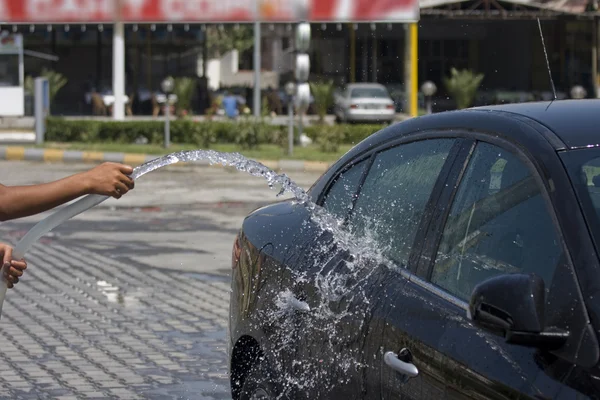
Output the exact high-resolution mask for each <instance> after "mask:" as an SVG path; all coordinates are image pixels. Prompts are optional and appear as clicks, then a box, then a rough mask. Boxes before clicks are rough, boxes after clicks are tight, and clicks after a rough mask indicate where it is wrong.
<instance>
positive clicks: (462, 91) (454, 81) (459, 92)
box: [444, 68, 484, 109]
mask: <svg viewBox="0 0 600 400" xmlns="http://www.w3.org/2000/svg"><path fill="white" fill-rule="evenodd" d="M483 77H484V75H483V74H475V73H474V72H473V71H471V70H468V69H463V70H460V71H459V70H457V69H456V68H452V69H451V70H450V78H446V77H444V86H446V90H448V93H450V95H451V96H452V97H454V101H456V107H457V108H458V109H463V108H468V107H470V106H471V105H472V104H473V100H474V99H475V94H476V93H477V89H479V85H481V81H483Z"/></svg>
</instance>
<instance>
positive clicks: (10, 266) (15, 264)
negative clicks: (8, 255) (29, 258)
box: [2, 260, 27, 289]
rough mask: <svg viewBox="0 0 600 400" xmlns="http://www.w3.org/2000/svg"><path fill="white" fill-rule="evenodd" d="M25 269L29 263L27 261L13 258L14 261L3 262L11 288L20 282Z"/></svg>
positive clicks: (3, 269)
mask: <svg viewBox="0 0 600 400" xmlns="http://www.w3.org/2000/svg"><path fill="white" fill-rule="evenodd" d="M25 269H27V263H26V262H25V261H14V260H13V261H12V262H9V263H4V264H3V268H2V272H3V274H4V278H5V279H6V282H7V286H8V288H9V289H12V288H13V287H14V285H16V284H17V283H18V282H19V278H20V277H21V276H23V271H25Z"/></svg>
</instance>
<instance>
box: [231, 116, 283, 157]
mask: <svg viewBox="0 0 600 400" xmlns="http://www.w3.org/2000/svg"><path fill="white" fill-rule="evenodd" d="M272 127H273V125H270V124H267V123H266V122H264V121H259V122H256V121H253V120H252V119H250V118H243V119H241V120H240V122H238V123H237V128H238V129H237V134H236V135H235V137H234V143H235V144H237V145H238V146H240V147H241V148H242V149H246V150H248V149H256V148H258V146H260V145H261V144H262V143H267V142H268V136H269V131H270V130H273V129H272Z"/></svg>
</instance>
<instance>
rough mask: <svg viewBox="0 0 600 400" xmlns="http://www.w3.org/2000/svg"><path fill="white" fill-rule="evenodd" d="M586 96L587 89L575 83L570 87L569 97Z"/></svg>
mask: <svg viewBox="0 0 600 400" xmlns="http://www.w3.org/2000/svg"><path fill="white" fill-rule="evenodd" d="M586 96H587V91H586V90H585V89H584V87H583V86H581V85H575V86H573V87H572V88H571V98H573V99H578V100H579V99H583V98H585V97H586Z"/></svg>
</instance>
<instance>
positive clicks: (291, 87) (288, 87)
mask: <svg viewBox="0 0 600 400" xmlns="http://www.w3.org/2000/svg"><path fill="white" fill-rule="evenodd" d="M295 92H296V84H295V83H294V82H288V83H286V84H285V93H286V94H287V96H288V98H287V100H288V117H289V121H288V154H289V155H290V156H291V155H292V153H293V152H294V100H293V99H294V93H295Z"/></svg>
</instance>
